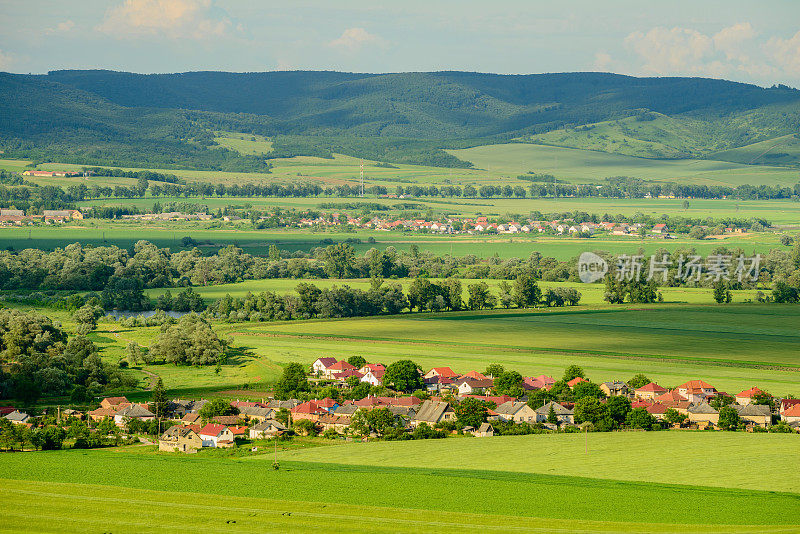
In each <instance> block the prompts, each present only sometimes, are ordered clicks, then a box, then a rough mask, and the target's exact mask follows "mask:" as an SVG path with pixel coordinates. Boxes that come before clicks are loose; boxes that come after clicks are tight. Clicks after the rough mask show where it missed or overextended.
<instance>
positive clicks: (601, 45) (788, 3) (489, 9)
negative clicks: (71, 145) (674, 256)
mask: <svg viewBox="0 0 800 534" xmlns="http://www.w3.org/2000/svg"><path fill="white" fill-rule="evenodd" d="M0 20H2V21H3V24H2V28H3V30H2V31H1V32H0V71H8V72H16V73H29V72H30V73H44V72H47V71H49V70H57V69H112V70H122V71H132V72H140V73H162V72H185V71H196V70H224V71H236V72H252V71H271V70H339V71H349V72H406V71H436V70H467V71H479V72H494V73H501V74H530V73H542V72H571V71H602V72H617V73H621V74H630V75H635V76H704V77H712V78H724V79H728V80H735V81H742V82H748V83H756V84H758V85H762V86H770V85H773V84H775V83H783V84H786V85H790V86H793V87H800V1H798V0H771V1H770V0H762V1H761V2H754V1H752V0H750V1H747V2H742V1H739V0H727V1H716V0H692V1H685V0H669V1H664V2H647V1H642V0H638V1H635V2H634V1H628V0H619V1H615V0H591V1H586V0H561V1H559V2H553V1H552V0H550V1H546V2H542V1H535V0H525V1H511V0H508V1H504V0H495V1H488V0H482V1H472V0H459V1H455V0H427V1H417V0H402V1H391V2H384V1H381V0H372V1H346V0H326V1H310V0H290V1H286V2H273V1H270V0H71V1H69V2H66V1H64V0H57V1H56V0H0Z"/></svg>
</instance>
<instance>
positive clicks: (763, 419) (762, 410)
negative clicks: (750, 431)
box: [732, 403, 772, 428]
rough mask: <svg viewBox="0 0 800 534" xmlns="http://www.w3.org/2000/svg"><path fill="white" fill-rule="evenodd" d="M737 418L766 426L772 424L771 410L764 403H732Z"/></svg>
mask: <svg viewBox="0 0 800 534" xmlns="http://www.w3.org/2000/svg"><path fill="white" fill-rule="evenodd" d="M732 407H733V409H734V410H736V413H738V414H739V419H741V420H742V422H744V423H745V424H753V425H758V426H760V427H763V428H767V427H768V426H769V425H771V424H772V410H771V409H770V407H769V406H766V405H764V404H750V403H748V404H734V405H732Z"/></svg>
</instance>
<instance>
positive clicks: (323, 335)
mask: <svg viewBox="0 0 800 534" xmlns="http://www.w3.org/2000/svg"><path fill="white" fill-rule="evenodd" d="M798 321H800V311H798V310H797V309H796V307H791V306H777V305H772V306H766V305H764V306H760V305H755V304H742V305H730V306H725V307H719V306H716V305H707V306H697V305H665V304H661V305H652V306H646V305H641V306H636V307H622V308H615V309H609V308H598V309H558V310H543V311H536V312H518V311H514V310H511V311H508V312H505V311H500V310H497V311H492V312H480V313H473V312H458V313H448V314H439V315H437V314H418V315H410V316H393V317H378V318H362V319H346V320H313V321H297V322H288V323H287V322H284V323H255V324H254V323H238V324H230V325H224V326H220V327H219V328H220V332H224V333H226V334H228V335H230V336H231V337H232V338H233V340H234V341H235V343H236V344H237V346H240V347H243V348H246V349H247V350H249V351H252V352H253V353H255V354H257V355H259V356H265V357H267V358H269V359H270V360H272V361H276V362H285V361H299V362H302V363H307V364H311V363H312V362H313V361H314V360H315V359H316V358H318V357H320V356H322V355H324V356H335V357H337V358H340V359H341V358H347V357H349V356H352V355H354V354H358V355H362V356H364V357H365V358H366V359H367V360H368V361H377V362H384V363H390V362H392V361H395V360H399V359H412V360H414V361H415V362H417V363H419V364H420V365H421V366H422V367H424V368H430V367H433V366H437V365H438V366H441V365H448V366H450V367H452V368H453V369H454V370H456V371H460V372H467V371H469V370H472V369H475V370H479V371H482V370H483V369H484V368H485V367H486V365H487V364H489V363H493V362H496V363H501V364H503V365H504V366H506V367H507V368H510V369H515V370H517V371H519V372H520V373H523V374H524V375H533V376H535V375H538V374H541V373H545V374H550V375H552V376H561V375H562V373H563V371H564V369H565V368H566V367H567V366H568V365H570V364H573V363H575V364H578V365H581V366H582V367H584V369H585V370H586V372H587V375H588V376H589V377H590V378H591V379H592V380H593V381H597V382H600V381H605V380H627V379H629V378H630V377H631V376H633V375H634V374H636V373H638V372H642V373H645V374H646V375H647V376H648V377H650V378H651V379H653V380H655V381H657V382H659V383H660V384H662V385H663V386H665V387H668V386H675V385H677V384H680V383H682V382H685V381H687V380H690V379H695V378H702V379H704V380H706V381H707V382H710V383H712V384H713V385H714V386H716V387H717V388H718V389H720V390H723V391H728V392H732V393H736V392H738V391H741V390H743V389H746V388H749V387H752V386H754V385H758V386H759V387H761V388H762V389H765V390H768V391H770V392H771V393H773V394H775V395H785V394H788V393H794V394H798V393H800V390H799V389H798V384H800V375H798V367H800V352H799V351H798V348H797V346H798V345H797V341H798V340H797V335H796V330H797V323H798ZM156 372H157V371H156Z"/></svg>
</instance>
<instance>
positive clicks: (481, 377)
mask: <svg viewBox="0 0 800 534" xmlns="http://www.w3.org/2000/svg"><path fill="white" fill-rule="evenodd" d="M461 378H474V379H475V380H488V379H489V377H488V376H486V375H484V374H482V373H479V372H478V371H470V372H468V373H467V374H465V375H461Z"/></svg>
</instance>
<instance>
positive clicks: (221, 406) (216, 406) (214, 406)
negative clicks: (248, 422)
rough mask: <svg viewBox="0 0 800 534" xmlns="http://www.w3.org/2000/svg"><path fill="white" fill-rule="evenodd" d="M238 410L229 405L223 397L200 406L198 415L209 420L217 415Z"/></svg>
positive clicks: (232, 413) (234, 413)
mask: <svg viewBox="0 0 800 534" xmlns="http://www.w3.org/2000/svg"><path fill="white" fill-rule="evenodd" d="M238 413H239V410H237V409H236V408H234V407H233V406H231V404H230V403H229V402H228V401H226V400H225V399H213V400H210V401H208V402H207V403H205V404H204V405H203V407H202V408H200V417H202V418H203V420H204V421H210V420H211V419H214V418H215V417H217V416H218V415H236V414H238Z"/></svg>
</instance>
